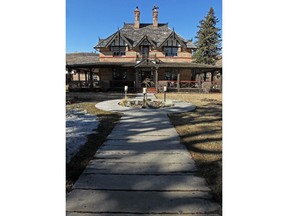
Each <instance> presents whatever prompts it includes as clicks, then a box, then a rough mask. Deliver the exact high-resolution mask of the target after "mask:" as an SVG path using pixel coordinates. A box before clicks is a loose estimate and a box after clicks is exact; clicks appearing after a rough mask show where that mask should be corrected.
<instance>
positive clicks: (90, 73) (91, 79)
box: [89, 68, 93, 89]
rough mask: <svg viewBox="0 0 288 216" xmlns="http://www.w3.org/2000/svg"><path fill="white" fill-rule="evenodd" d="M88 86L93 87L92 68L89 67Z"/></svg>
mask: <svg viewBox="0 0 288 216" xmlns="http://www.w3.org/2000/svg"><path fill="white" fill-rule="evenodd" d="M89 79H90V88H91V89H92V88H93V72H92V68H90V69H89Z"/></svg>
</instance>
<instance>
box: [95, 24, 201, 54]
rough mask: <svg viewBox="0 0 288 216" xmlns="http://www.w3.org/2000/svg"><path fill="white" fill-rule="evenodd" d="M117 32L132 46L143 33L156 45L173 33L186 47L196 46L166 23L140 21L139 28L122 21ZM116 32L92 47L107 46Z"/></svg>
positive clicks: (140, 38)
mask: <svg viewBox="0 0 288 216" xmlns="http://www.w3.org/2000/svg"><path fill="white" fill-rule="evenodd" d="M117 32H118V31H117ZM117 32H116V33H117ZM119 32H120V34H121V36H122V37H124V38H125V39H126V40H127V41H129V43H130V44H131V45H132V47H137V46H138V45H139V43H141V40H143V38H144V37H145V35H147V36H148V38H149V40H150V41H151V42H153V43H154V44H155V45H156V47H160V45H162V44H163V43H164V42H165V41H166V40H167V38H168V37H170V36H171V34H174V35H175V37H176V38H177V40H179V43H180V44H183V45H184V46H186V47H187V48H196V47H195V45H194V44H193V43H192V42H191V41H188V40H185V39H184V38H183V37H181V36H180V35H178V34H176V33H175V32H174V31H173V30H171V29H170V28H169V27H168V24H167V23H159V24H158V27H155V26H153V24H152V23H142V24H140V27H139V28H134V23H124V26H123V28H121V29H120V30H119ZM173 32H174V33H173ZM116 33H114V34H112V35H110V36H109V37H107V38H106V39H103V40H101V41H99V43H98V44H97V45H96V46H95V47H94V48H102V47H107V46H109V43H110V42H111V40H113V37H115V34H116Z"/></svg>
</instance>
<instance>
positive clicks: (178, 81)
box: [177, 72, 180, 92]
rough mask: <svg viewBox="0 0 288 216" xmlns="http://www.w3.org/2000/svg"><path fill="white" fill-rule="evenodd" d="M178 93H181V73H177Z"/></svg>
mask: <svg viewBox="0 0 288 216" xmlns="http://www.w3.org/2000/svg"><path fill="white" fill-rule="evenodd" d="M177 91H178V92H179V91H180V72H178V73H177Z"/></svg>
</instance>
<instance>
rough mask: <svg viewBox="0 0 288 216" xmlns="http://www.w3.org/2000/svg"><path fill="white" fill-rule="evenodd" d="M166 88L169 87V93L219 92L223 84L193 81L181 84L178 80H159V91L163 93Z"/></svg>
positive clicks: (184, 81) (182, 81)
mask: <svg viewBox="0 0 288 216" xmlns="http://www.w3.org/2000/svg"><path fill="white" fill-rule="evenodd" d="M164 86H167V89H168V91H169V90H172V91H175V90H177V91H181V90H193V89H195V90H197V89H199V90H207V91H208V90H209V91H213V90H215V91H217V90H221V88H222V87H221V83H220V82H219V81H191V80H181V81H179V83H178V82H177V80H159V81H158V90H159V91H160V92H162V91H163V88H164Z"/></svg>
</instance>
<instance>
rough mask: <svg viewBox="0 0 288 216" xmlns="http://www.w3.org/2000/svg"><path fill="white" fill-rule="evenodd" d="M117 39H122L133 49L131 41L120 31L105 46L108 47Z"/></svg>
mask: <svg viewBox="0 0 288 216" xmlns="http://www.w3.org/2000/svg"><path fill="white" fill-rule="evenodd" d="M116 37H120V38H122V39H123V40H124V41H125V42H126V43H127V44H128V45H129V47H132V44H131V43H130V41H129V40H128V39H127V38H126V37H125V36H124V35H123V34H122V33H121V32H120V30H119V31H117V32H116V33H114V35H113V36H112V37H111V38H110V39H109V42H108V43H107V44H106V45H105V47H108V46H109V45H110V44H111V43H112V42H113V41H114V39H115V38H116Z"/></svg>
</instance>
